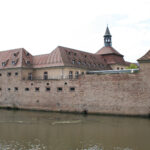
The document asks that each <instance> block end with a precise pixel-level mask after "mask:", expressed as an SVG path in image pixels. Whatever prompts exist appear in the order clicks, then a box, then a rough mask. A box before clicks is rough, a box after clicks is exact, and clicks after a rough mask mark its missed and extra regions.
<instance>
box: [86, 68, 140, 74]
mask: <svg viewBox="0 0 150 150" xmlns="http://www.w3.org/2000/svg"><path fill="white" fill-rule="evenodd" d="M137 72H139V69H125V70H100V71H87V72H86V74H123V73H137Z"/></svg>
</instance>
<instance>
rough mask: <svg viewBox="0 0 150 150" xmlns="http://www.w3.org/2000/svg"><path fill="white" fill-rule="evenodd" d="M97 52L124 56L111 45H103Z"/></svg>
mask: <svg viewBox="0 0 150 150" xmlns="http://www.w3.org/2000/svg"><path fill="white" fill-rule="evenodd" d="M96 54H100V55H108V54H115V55H120V56H123V55H122V54H120V53H119V52H118V51H117V50H115V49H114V48H113V47H111V46H104V47H102V48H101V49H100V50H99V51H98V52H96Z"/></svg>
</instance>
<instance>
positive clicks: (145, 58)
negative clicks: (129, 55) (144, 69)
mask: <svg viewBox="0 0 150 150" xmlns="http://www.w3.org/2000/svg"><path fill="white" fill-rule="evenodd" d="M146 60H149V61H150V50H149V51H148V52H147V53H146V54H145V55H144V56H142V57H141V58H139V59H138V61H146Z"/></svg>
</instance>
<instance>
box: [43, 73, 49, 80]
mask: <svg viewBox="0 0 150 150" xmlns="http://www.w3.org/2000/svg"><path fill="white" fill-rule="evenodd" d="M47 79H48V72H44V80H47Z"/></svg>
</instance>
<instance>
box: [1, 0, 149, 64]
mask: <svg viewBox="0 0 150 150" xmlns="http://www.w3.org/2000/svg"><path fill="white" fill-rule="evenodd" d="M107 24H108V26H109V29H110V32H111V34H112V42H113V43H112V45H113V47H114V48H115V49H116V50H118V51H119V52H120V53H121V54H123V55H124V56H125V59H126V60H128V61H133V62H135V61H136V60H137V59H138V58H139V57H141V56H142V55H144V54H145V53H146V52H147V51H148V50H149V49H150V0H0V50H1V51H2V50H9V49H14V48H21V47H23V48H25V49H26V50H28V51H29V52H31V54H33V55H38V54H44V53H50V52H51V51H52V50H53V49H55V48H56V47H57V46H65V47H70V48H74V49H78V50H83V51H88V52H91V53H95V52H97V51H98V50H99V49H100V48H101V47H103V45H104V43H103V35H104V33H105V30H106V26H107Z"/></svg>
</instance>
